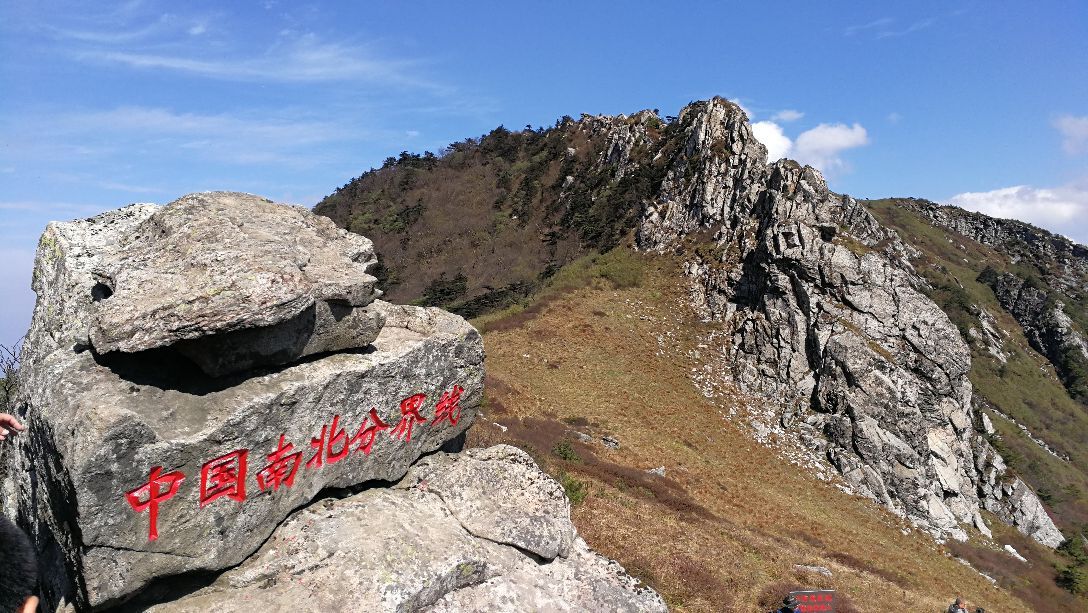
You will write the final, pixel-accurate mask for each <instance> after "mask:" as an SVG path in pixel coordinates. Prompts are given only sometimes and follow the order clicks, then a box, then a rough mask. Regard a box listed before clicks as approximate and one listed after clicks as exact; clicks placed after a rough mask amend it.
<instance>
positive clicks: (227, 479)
mask: <svg viewBox="0 0 1088 613" xmlns="http://www.w3.org/2000/svg"><path fill="white" fill-rule="evenodd" d="M248 455H249V450H248V449H236V450H234V451H232V452H230V453H228V454H226V455H222V456H219V457H218V458H216V459H214V460H211V461H208V462H205V463H204V466H202V467H201V468H200V508H202V509H203V508H204V507H205V506H207V505H208V503H210V502H212V501H213V500H215V499H217V498H222V497H223V496H226V497H228V498H230V499H232V500H237V501H238V502H242V501H243V500H245V499H246V456H248Z"/></svg>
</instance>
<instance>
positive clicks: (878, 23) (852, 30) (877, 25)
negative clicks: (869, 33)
mask: <svg viewBox="0 0 1088 613" xmlns="http://www.w3.org/2000/svg"><path fill="white" fill-rule="evenodd" d="M893 21H895V20H894V19H892V18H891V17H881V18H880V19H875V20H873V21H870V22H868V23H863V24H857V25H852V26H849V27H847V28H846V29H845V30H843V34H845V35H847V36H853V35H854V34H857V33H858V32H865V31H866V30H876V29H883V28H885V27H887V26H890V25H891V24H892V22H893Z"/></svg>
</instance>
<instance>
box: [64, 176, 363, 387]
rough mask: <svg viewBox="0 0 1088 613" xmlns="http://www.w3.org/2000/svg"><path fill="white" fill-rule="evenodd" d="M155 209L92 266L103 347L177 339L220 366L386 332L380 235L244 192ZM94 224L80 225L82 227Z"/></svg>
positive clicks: (97, 334) (278, 360)
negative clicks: (379, 282)
mask: <svg viewBox="0 0 1088 613" xmlns="http://www.w3.org/2000/svg"><path fill="white" fill-rule="evenodd" d="M145 211H146V212H147V213H150V215H147V216H146V217H145V218H143V219H139V217H142V215H140V216H138V217H137V220H134V221H137V223H135V224H132V227H131V228H129V229H128V230H127V231H126V232H125V233H124V234H123V235H122V236H119V237H118V238H117V247H116V249H115V250H114V251H113V252H112V253H110V254H108V255H105V254H102V255H99V256H98V258H97V262H96V263H95V265H94V266H93V267H92V268H91V270H90V272H91V274H92V276H93V277H94V284H93V285H92V287H91V289H90V292H91V296H92V299H93V300H94V302H95V308H94V309H93V310H92V312H91V313H90V322H89V323H90V326H89V328H90V329H89V336H90V342H91V344H92V345H93V347H94V349H95V351H96V352H98V353H102V354H106V353H111V352H126V353H134V352H139V351H145V350H148V349H155V348H158V347H167V346H175V347H176V348H177V349H178V350H179V351H181V352H182V353H183V354H185V355H186V356H188V357H189V358H190V359H192V360H193V361H195V362H197V364H198V365H200V366H201V368H202V369H204V370H205V372H207V373H208V374H211V375H214V376H219V375H224V374H229V373H231V372H237V371H242V370H246V369H249V368H251V367H253V366H257V365H268V364H273V365H274V364H285V363H288V362H291V361H294V360H295V359H297V358H299V357H302V356H305V355H311V354H314V353H320V352H324V351H337V350H341V349H352V348H356V347H365V346H366V345H369V344H370V342H371V341H373V340H374V338H375V337H376V336H377V335H378V331H379V330H380V329H381V326H382V322H381V319H380V317H379V316H378V315H377V313H374V312H373V311H366V310H364V307H366V306H367V305H368V304H370V303H371V302H372V301H373V300H374V299H375V298H377V297H378V295H379V294H380V292H378V291H376V290H375V287H374V285H375V283H376V279H375V278H374V277H373V276H371V275H370V274H368V273H367V269H368V268H369V267H371V266H373V265H374V264H376V263H377V258H376V257H375V255H374V247H373V244H372V243H371V242H370V240H369V239H367V238H364V237H362V236H359V235H357V234H350V233H348V232H346V231H344V230H341V229H339V228H337V227H336V226H335V225H334V224H333V223H332V222H331V221H330V220H329V219H327V218H325V217H320V216H317V215H314V214H312V213H310V212H309V211H307V210H306V209H303V208H299V207H291V206H286V205H282V204H275V203H273V202H272V201H270V200H266V199H264V198H261V197H258V196H253V195H250V194H240V193H235V192H206V193H200V194H190V195H188V196H185V197H183V198H179V199H178V200H175V201H174V202H171V203H170V204H168V205H166V206H163V207H156V208H153V209H145ZM91 227H93V226H92V224H88V223H84V224H81V225H75V226H72V227H71V228H70V229H71V230H73V231H74V232H75V233H76V234H77V236H74V237H72V238H75V239H77V240H78V238H79V237H78V233H79V232H80V231H84V232H85V231H87V230H88V229H90V228H91ZM62 240H63V239H62ZM69 240H71V239H69ZM180 341H184V343H179V342H180Z"/></svg>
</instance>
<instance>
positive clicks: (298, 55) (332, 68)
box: [77, 34, 436, 88]
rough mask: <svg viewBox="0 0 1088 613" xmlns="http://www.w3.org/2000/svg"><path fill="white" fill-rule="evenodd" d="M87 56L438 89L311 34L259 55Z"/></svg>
mask: <svg viewBox="0 0 1088 613" xmlns="http://www.w3.org/2000/svg"><path fill="white" fill-rule="evenodd" d="M77 57H78V58H80V59H84V60H90V61H98V62H105V63H110V64H122V65H125V66H129V67H131V68H138V69H159V70H174V71H177V72H184V73H189V74H192V75H196V76H201V77H207V78H212V79H222V80H233V81H271V82H331V81H356V80H371V81H381V82H383V83H387V84H391V85H408V86H417V87H427V88H433V87H436V86H434V85H433V84H430V83H427V82H423V81H421V80H418V79H415V78H414V77H411V76H409V74H408V73H409V70H410V69H411V68H412V67H414V65H415V63H414V62H410V61H407V60H389V59H381V58H377V57H373V56H372V55H371V54H369V53H368V52H367V51H366V50H365V49H363V48H361V47H356V46H350V45H344V44H340V43H334V42H324V41H322V40H320V39H319V38H318V37H317V36H315V35H312V34H309V35H305V36H300V37H294V38H289V39H288V40H285V41H280V42H277V43H276V44H275V45H273V46H272V48H270V49H268V50H267V51H266V52H264V53H263V54H260V55H255V56H249V57H224V56H217V57H215V58H208V59H206V58H201V57H197V56H195V55H165V54H157V53H141V52H129V51H88V52H83V53H79V54H77Z"/></svg>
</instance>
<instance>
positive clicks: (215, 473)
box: [125, 385, 465, 541]
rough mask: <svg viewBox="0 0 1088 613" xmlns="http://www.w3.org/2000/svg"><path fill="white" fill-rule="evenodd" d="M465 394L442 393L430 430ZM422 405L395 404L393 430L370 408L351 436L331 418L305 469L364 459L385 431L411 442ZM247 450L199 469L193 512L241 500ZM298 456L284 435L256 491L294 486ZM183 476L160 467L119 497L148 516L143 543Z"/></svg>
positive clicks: (454, 412)
mask: <svg viewBox="0 0 1088 613" xmlns="http://www.w3.org/2000/svg"><path fill="white" fill-rule="evenodd" d="M464 391H465V389H464V388H463V387H461V386H460V385H454V386H453V388H452V389H450V390H448V391H445V392H442V395H441V396H440V397H439V399H438V402H437V403H436V404H435V407H434V409H435V412H434V418H433V419H432V420H431V421H430V424H429V425H431V426H432V427H433V426H436V425H439V424H441V423H443V422H448V423H449V425H450V426H454V425H456V424H457V422H458V421H459V420H460V419H461V397H462V395H463V394H464ZM426 400H427V395H426V394H413V395H411V396H408V397H407V398H404V399H403V400H401V402H400V414H401V418H400V421H399V422H398V423H397V424H396V426H391V425H390V424H388V423H386V422H384V421H382V419H381V417H380V416H379V415H378V411H377V409H376V408H373V407H372V408H371V409H370V410H369V411H368V412H367V413H366V415H364V416H363V419H362V423H360V424H359V428H358V430H356V431H355V433H354V434H353V435H349V434H348V430H347V429H345V428H344V427H343V424H342V422H341V417H340V415H333V418H332V422H331V423H326V424H322V426H321V433H320V434H319V435H318V436H314V437H312V438H311V440H310V447H311V448H313V449H314V452H313V455H312V456H311V457H310V459H309V460H308V461H307V462H306V467H307V468H313V469H320V468H321V467H322V466H324V465H326V464H336V463H337V462H340V461H341V460H343V459H345V458H346V457H348V456H349V455H351V454H352V453H353V452H358V451H362V452H363V455H364V456H369V455H370V452H371V451H372V450H373V447H374V444H375V442H376V441H377V438H378V435H379V434H381V433H382V432H385V431H388V432H389V436H390V437H391V438H393V439H400V440H402V441H403V442H405V443H408V442H411V440H412V433H413V429H414V427H415V425H416V424H423V425H424V426H426V425H428V421H427V418H426V417H424V416H423V414H422V412H421V409H422V408H423V403H424V402H425V401H426ZM249 452H250V450H249V449H235V450H234V451H231V452H229V453H226V454H224V455H221V456H219V457H217V458H214V459H211V460H208V461H207V462H205V463H204V464H203V465H202V466H201V468H200V492H199V497H198V499H197V504H198V508H200V509H203V508H204V507H206V506H208V505H209V504H211V503H212V502H215V501H216V500H218V499H220V498H229V499H231V500H234V501H236V502H245V500H246V478H247V474H248V459H249ZM302 454H303V451H302V450H299V449H296V448H295V446H294V445H293V444H292V443H291V442H289V441H287V437H286V434H281V435H280V440H279V444H278V445H277V447H276V449H275V450H274V451H273V452H272V453H270V454H268V463H267V465H265V466H264V467H263V468H261V469H260V470H258V471H257V472H256V474H255V477H256V480H257V486H258V487H259V488H260V490H261V491H262V492H269V491H273V492H274V491H278V490H279V489H280V487H281V486H282V487H284V488H290V487H292V486H293V485H294V482H295V477H296V476H297V475H298V471H299V468H300V467H301V465H302V460H303V458H302ZM185 478H186V477H185V474H184V473H183V472H181V471H180V470H175V471H172V472H167V473H164V472H163V470H162V466H155V467H153V468H152V469H151V473H150V476H149V477H148V480H147V482H145V483H144V484H143V485H141V486H139V487H137V488H135V489H133V490H131V491H129V492H126V493H125V499H126V500H127V502H128V504H129V505H130V506H131V507H132V509H133V510H134V511H136V513H143V512H144V511H148V515H149V520H150V521H149V529H148V540H151V541H154V540H156V539H157V538H158V537H159V531H158V518H159V505H160V504H162V503H164V502H166V501H167V500H170V499H171V498H173V497H174V496H175V495H176V494H177V493H178V491H179V488H180V487H181V485H182V482H183V481H184V480H185Z"/></svg>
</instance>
